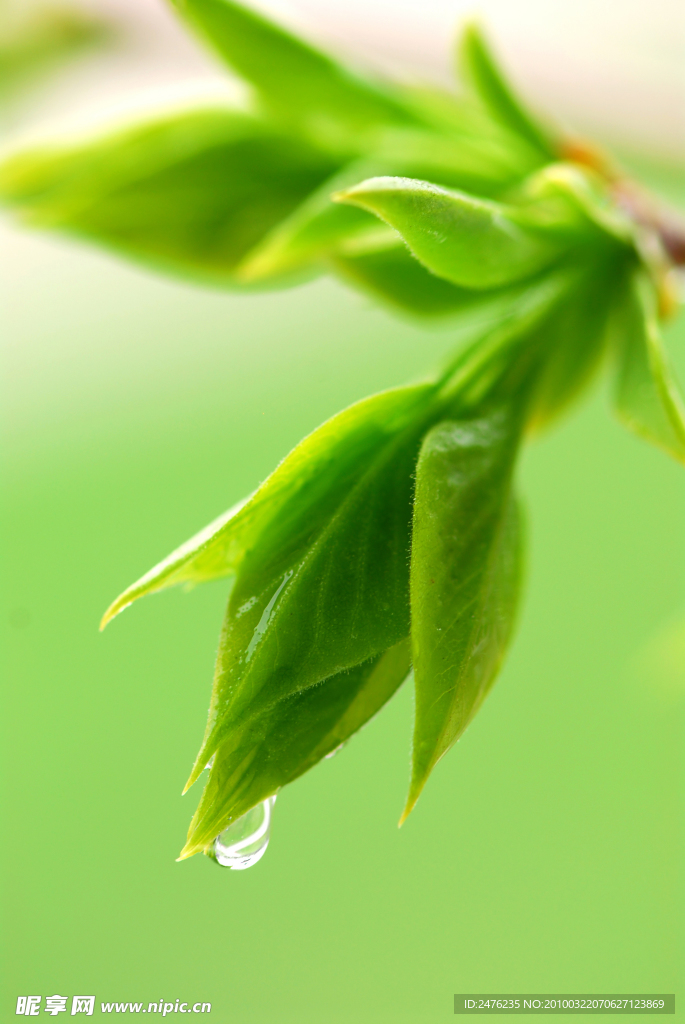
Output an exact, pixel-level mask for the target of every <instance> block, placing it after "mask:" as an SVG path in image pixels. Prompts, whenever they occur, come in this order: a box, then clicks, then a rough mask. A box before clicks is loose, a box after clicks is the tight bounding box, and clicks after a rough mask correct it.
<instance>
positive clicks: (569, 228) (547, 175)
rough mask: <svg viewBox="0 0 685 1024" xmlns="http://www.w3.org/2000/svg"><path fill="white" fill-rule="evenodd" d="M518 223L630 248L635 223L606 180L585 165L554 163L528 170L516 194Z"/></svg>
mask: <svg viewBox="0 0 685 1024" xmlns="http://www.w3.org/2000/svg"><path fill="white" fill-rule="evenodd" d="M516 198H517V200H518V203H519V204H520V205H518V206H517V214H518V216H519V219H520V222H521V223H527V224H529V225H530V226H531V227H538V228H540V229H543V230H544V231H546V232H551V233H553V234H555V235H557V236H558V237H560V238H563V237H565V238H568V239H569V240H570V241H573V240H576V239H578V238H583V237H584V238H585V240H586V242H587V243H588V244H589V245H591V246H592V247H594V248H596V247H597V245H598V243H602V242H603V243H604V245H605V246H607V245H611V246H613V247H614V248H616V247H617V243H619V247H620V248H625V247H626V246H627V247H629V248H633V247H634V246H635V242H636V231H635V225H634V224H633V223H631V221H630V219H629V218H628V217H627V215H626V214H625V213H624V212H623V211H622V210H621V209H620V208H619V207H618V206H617V204H616V202H615V200H614V198H613V196H612V194H611V192H610V190H609V188H608V187H607V183H606V182H605V181H603V180H602V179H601V178H600V177H599V175H597V174H596V173H595V172H594V171H592V170H590V169H589V168H582V167H578V166H577V165H576V164H569V163H554V164H549V165H548V166H547V167H545V168H543V169H542V170H541V171H538V172H537V173H536V174H532V175H531V176H530V178H528V179H527V180H526V181H525V182H524V183H523V185H522V187H521V189H520V190H519V192H518V194H517V197H516Z"/></svg>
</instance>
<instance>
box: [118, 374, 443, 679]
mask: <svg viewBox="0 0 685 1024" xmlns="http://www.w3.org/2000/svg"><path fill="white" fill-rule="evenodd" d="M434 393H435V387H434V386H433V385H428V384H424V385H416V386H413V387H403V388H395V389H392V390H390V391H384V392H381V393H380V394H378V395H373V396H372V397H371V398H365V399H363V400H362V401H361V402H356V403H355V404H354V405H351V406H350V407H349V408H348V409H345V410H343V412H340V413H338V414H337V415H336V416H333V417H332V419H330V420H327V421H326V422H325V423H324V424H322V426H320V427H318V428H317V429H316V430H315V431H314V432H313V433H312V434H310V435H309V436H308V437H306V438H305V439H304V440H303V441H301V442H300V444H298V445H297V447H296V448H294V449H293V451H291V452H290V454H289V455H288V456H287V457H286V458H285V459H284V460H283V462H282V463H281V464H280V466H278V468H277V469H276V470H274V472H273V473H272V474H271V475H270V476H269V477H268V479H267V480H265V481H264V483H263V484H262V485H261V487H259V488H258V489H257V491H256V492H255V493H254V494H253V495H252V496H251V497H249V498H248V499H246V500H245V501H244V502H241V503H240V504H239V505H236V506H234V508H232V509H229V511H228V512H225V513H224V514H223V515H221V516H219V517H218V519H215V520H214V522H212V523H210V524H209V526H207V527H205V528H204V529H203V530H201V531H200V532H199V533H197V534H196V535H195V536H194V537H192V538H191V539H190V540H189V541H187V542H186V543H185V544H182V545H181V547H180V548H178V549H177V550H176V551H174V552H172V554H170V555H169V556H168V557H167V558H165V559H164V560H163V561H162V562H160V563H159V564H158V565H156V566H154V568H152V569H151V570H150V571H149V572H147V573H146V574H145V575H144V576H143V577H142V578H141V579H139V580H138V581H137V582H136V583H134V584H133V585H132V586H130V587H129V588H128V589H127V590H125V591H124V592H123V594H121V595H120V596H119V597H118V598H117V599H116V601H114V602H113V604H112V605H111V606H110V608H108V610H107V612H106V613H105V616H104V618H103V620H102V626H103V627H104V626H105V625H107V623H108V622H109V621H110V620H111V619H113V618H114V616H115V615H118V613H119V612H120V611H123V609H124V608H127V607H128V606H129V605H130V604H132V603H133V601H135V600H137V599H138V598H139V597H145V596H146V595H148V594H154V593H156V592H158V591H160V590H165V589H166V588H167V587H173V586H176V585H177V584H179V583H185V584H189V585H195V584H198V583H204V582H206V581H208V580H212V579H220V578H222V577H225V576H230V575H233V574H234V573H235V572H236V571H237V570H238V568H239V567H240V566H241V564H242V562H243V560H244V558H245V555H246V553H247V552H248V551H249V550H251V549H252V548H254V547H255V546H256V545H257V543H258V542H259V540H260V538H261V537H262V536H263V535H266V534H267V533H268V535H269V537H270V538H271V548H272V549H273V553H274V554H276V555H277V554H278V552H279V549H280V548H283V550H288V548H289V547H290V546H292V545H293V544H294V545H295V546H296V547H297V545H298V544H299V545H301V544H306V542H307V539H308V538H310V536H311V534H312V532H314V533H316V530H317V528H318V527H319V526H320V522H321V520H322V518H325V517H326V516H327V515H329V514H332V513H333V512H334V511H335V510H336V508H337V507H338V505H339V504H340V502H341V501H343V500H344V498H345V496H346V495H347V494H348V492H349V491H350V489H351V488H352V487H353V485H354V483H355V481H356V480H357V479H358V478H359V476H360V474H363V473H364V472H365V471H366V470H367V469H368V467H369V465H370V464H371V463H372V462H373V460H374V459H375V458H376V457H377V455H378V452H379V450H382V449H384V448H385V446H386V445H387V444H389V443H392V442H393V440H394V438H395V437H396V435H397V434H398V432H399V433H401V432H402V431H403V430H405V429H406V428H407V427H408V426H409V425H411V424H412V423H413V422H414V420H415V418H416V417H421V416H422V415H423V414H424V411H425V410H426V408H427V407H428V406H429V405H430V402H431V399H432V396H433V395H434ZM359 660H361V659H359Z"/></svg>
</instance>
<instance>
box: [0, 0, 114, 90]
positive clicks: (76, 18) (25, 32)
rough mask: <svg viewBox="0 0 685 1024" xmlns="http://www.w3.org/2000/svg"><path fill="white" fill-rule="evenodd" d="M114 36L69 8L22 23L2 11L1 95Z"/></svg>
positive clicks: (39, 12)
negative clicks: (52, 66)
mask: <svg viewBox="0 0 685 1024" xmlns="http://www.w3.org/2000/svg"><path fill="white" fill-rule="evenodd" d="M110 34H111V32H110V30H109V29H108V28H107V27H106V26H105V25H104V24H102V23H101V22H99V21H95V20H93V19H90V18H87V17H85V16H84V15H83V14H81V13H79V12H76V11H71V10H68V9H66V8H64V9H60V8H58V7H55V8H49V7H48V8H45V9H43V10H41V9H40V8H39V9H37V10H35V11H33V12H31V13H30V14H29V15H28V17H24V18H21V19H20V20H19V21H16V19H11V18H10V17H9V14H8V13H7V12H5V11H3V10H1V9H0V95H4V94H5V93H7V92H8V91H9V90H11V89H13V88H15V87H16V86H18V85H21V84H23V83H24V82H26V81H27V80H29V79H31V78H33V77H34V76H35V75H37V74H40V73H41V72H43V71H45V70H47V69H48V68H49V67H50V66H51V65H54V64H56V63H59V62H60V61H63V60H68V59H69V58H70V57H72V56H74V55H76V54H77V53H79V52H80V51H81V50H84V49H86V48H88V47H89V46H92V45H94V44H97V43H101V42H103V41H106V40H107V39H108V38H109V36H110Z"/></svg>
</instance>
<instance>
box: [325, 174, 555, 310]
mask: <svg viewBox="0 0 685 1024" xmlns="http://www.w3.org/2000/svg"><path fill="white" fill-rule="evenodd" d="M336 198H337V199H338V200H339V201H340V202H345V203H352V204H353V205H357V206H361V207H362V209H365V210H370V211H371V212H372V213H376V214H377V215H378V216H379V217H380V218H381V219H382V220H384V221H385V222H386V223H387V224H389V225H390V226H391V227H393V228H395V229H396V230H397V231H399V233H400V234H401V235H402V237H403V238H404V239H405V241H406V243H407V245H408V246H409V248H410V249H411V251H412V253H413V254H414V255H415V256H416V258H417V259H418V260H420V261H421V263H423V264H424V265H425V266H426V267H427V268H428V269H429V270H430V271H431V272H432V273H433V274H437V276H438V277H444V278H445V279H446V280H447V281H451V282H452V283H453V284H456V285H459V286H460V287H462V288H475V289H481V290H482V289H488V288H498V287H502V286H505V285H508V284H512V283H514V282H516V281H520V280H523V279H524V278H527V277H530V276H532V275H533V274H536V273H538V272H539V271H541V270H542V269H543V268H545V267H549V266H550V265H552V264H553V263H555V262H557V261H558V260H559V259H560V258H561V256H562V254H563V253H564V251H565V250H566V248H567V246H566V245H565V244H564V243H563V242H562V243H560V242H559V241H557V240H555V239H553V238H548V237H547V236H546V235H545V233H544V232H541V231H538V230H533V229H529V228H527V227H524V226H522V225H521V224H519V223H517V222H516V219H515V217H514V216H512V213H511V212H510V211H508V210H507V209H506V208H504V207H502V206H501V205H499V204H497V203H493V202H489V201H486V200H482V199H476V198H474V197H473V196H470V195H466V194H465V193H462V192H456V191H453V190H450V189H444V188H440V187H439V186H437V185H433V184H431V183H430V182H427V181H417V180H414V179H412V178H389V177H381V178H371V179H370V180H369V181H365V182H361V184H359V185H357V186H355V187H354V188H352V189H348V190H347V191H345V192H342V193H339V194H338V195H337V196H336Z"/></svg>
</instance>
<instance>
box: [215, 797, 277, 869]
mask: <svg viewBox="0 0 685 1024" xmlns="http://www.w3.org/2000/svg"><path fill="white" fill-rule="evenodd" d="M275 803H276V797H275V796H269V797H267V798H266V800H263V801H262V802H261V803H260V804H257V806H256V807H253V808H252V809H251V810H249V811H248V812H247V814H243V815H242V817H240V818H237V819H236V821H234V822H232V823H231V824H230V825H229V826H228V828H225V829H224V831H223V832H220V833H219V835H218V836H217V837H216V839H215V840H214V857H215V859H216V862H217V864H220V865H221V867H223V868H230V869H231V870H232V871H245V870H246V869H247V868H251V867H252V865H253V864H256V863H257V861H259V860H261V859H262V857H263V856H264V854H265V853H266V848H267V846H268V845H269V839H270V838H271V811H272V809H273V805H274V804H275Z"/></svg>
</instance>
